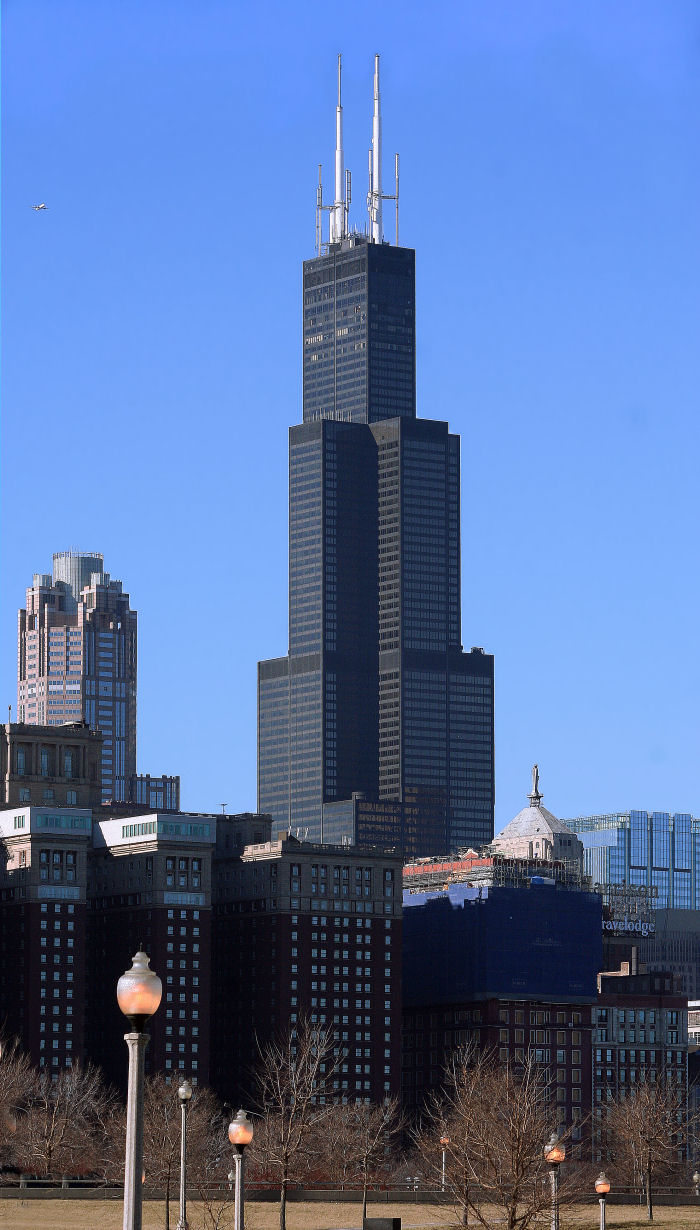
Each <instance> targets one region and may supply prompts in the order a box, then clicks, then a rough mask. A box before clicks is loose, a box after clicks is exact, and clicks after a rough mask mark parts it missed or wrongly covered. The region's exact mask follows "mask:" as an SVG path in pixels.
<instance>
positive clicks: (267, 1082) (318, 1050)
mask: <svg viewBox="0 0 700 1230" xmlns="http://www.w3.org/2000/svg"><path fill="white" fill-rule="evenodd" d="M342 1058H343V1055H342V1052H341V1049H340V1047H339V1046H338V1045H337V1043H336V1041H335V1039H334V1035H333V1031H332V1030H330V1029H326V1028H321V1027H319V1026H317V1025H316V1024H314V1023H312V1022H311V1021H310V1020H308V1019H307V1018H304V1019H302V1020H300V1021H299V1023H298V1024H297V1025H293V1026H292V1027H291V1028H290V1029H289V1030H288V1031H287V1032H286V1033H285V1034H282V1035H280V1036H279V1037H278V1038H277V1039H275V1040H274V1041H273V1042H270V1043H269V1044H268V1045H267V1046H266V1047H265V1048H264V1049H262V1050H261V1051H260V1062H259V1064H258V1065H257V1067H256V1070H255V1073H254V1075H255V1082H256V1086H257V1101H258V1106H259V1109H260V1110H261V1111H262V1113H263V1115H264V1116H265V1122H264V1124H261V1125H260V1127H258V1126H257V1125H256V1129H255V1137H254V1138H253V1145H252V1147H251V1162H252V1163H253V1164H256V1163H257V1165H258V1168H259V1169H262V1170H264V1171H266V1172H267V1173H268V1174H269V1175H270V1176H271V1177H272V1176H274V1178H275V1180H276V1182H277V1183H278V1184H279V1189H280V1206H279V1224H280V1230H286V1225H287V1222H286V1214H287V1192H288V1189H289V1184H290V1182H292V1181H294V1180H295V1179H296V1178H298V1177H299V1176H300V1175H301V1174H302V1173H303V1171H304V1170H305V1169H306V1168H307V1167H308V1163H309V1159H310V1157H311V1155H312V1151H313V1150H314V1149H315V1147H316V1146H315V1142H314V1139H313V1135H314V1133H313V1130H312V1129H316V1130H318V1129H319V1127H320V1122H321V1120H322V1119H324V1118H325V1116H326V1115H327V1114H328V1112H329V1110H330V1104H331V1101H332V1098H333V1078H334V1076H335V1074H336V1072H337V1071H338V1069H339V1066H340V1063H341V1060H342Z"/></svg>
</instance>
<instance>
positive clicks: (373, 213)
mask: <svg viewBox="0 0 700 1230" xmlns="http://www.w3.org/2000/svg"><path fill="white" fill-rule="evenodd" d="M370 168H371V170H370V177H369V193H368V194H367V205H368V208H369V234H370V239H371V240H372V242H373V243H382V241H383V239H384V235H383V233H382V111H381V101H380V97H379V56H378V55H375V57H374V115H373V117H372V149H371V152H370Z"/></svg>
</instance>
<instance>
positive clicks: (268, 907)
mask: <svg viewBox="0 0 700 1230" xmlns="http://www.w3.org/2000/svg"><path fill="white" fill-rule="evenodd" d="M114 811H115V812H116V814H113V813H112V814H110V809H108V808H104V807H102V808H100V810H99V811H98V812H95V813H92V812H91V811H90V809H79V808H61V807H51V808H49V807H33V806H25V807H17V808H16V809H10V810H5V811H2V812H0V832H2V838H3V843H4V850H5V863H4V866H3V868H2V870H1V871H0V910H1V911H2V916H1V922H2V929H1V932H0V1025H2V1027H3V1028H4V1030H5V1031H6V1032H7V1033H10V1034H16V1035H17V1036H18V1037H19V1038H20V1040H21V1042H22V1044H23V1046H24V1047H25V1048H26V1049H27V1051H28V1052H29V1054H30V1056H31V1058H32V1060H33V1061H34V1062H35V1063H36V1064H37V1065H38V1066H40V1067H42V1068H48V1069H49V1070H50V1071H52V1072H55V1071H57V1070H58V1069H59V1068H61V1067H64V1066H71V1065H72V1064H73V1063H74V1062H76V1061H77V1060H83V1059H91V1060H92V1061H94V1062H96V1063H98V1064H99V1065H100V1066H101V1067H102V1068H103V1069H104V1071H105V1074H106V1076H107V1078H108V1079H109V1080H110V1081H112V1082H114V1083H115V1084H116V1085H121V1086H123V1085H124V1082H125V1079H126V1056H125V1053H124V1048H123V1041H122V1039H123V1034H124V1032H125V1021H124V1018H123V1017H122V1015H121V1013H120V1012H119V1009H118V1006H117V1002H116V984H117V980H118V978H119V976H120V975H121V974H122V973H123V972H124V970H125V969H127V968H128V967H129V966H130V964H131V958H132V956H133V954H134V953H135V952H136V951H137V949H139V948H143V949H145V951H146V952H147V953H148V955H149V957H150V959H151V967H152V969H154V970H155V971H156V973H158V974H159V976H160V977H161V978H162V981H163V1000H162V1003H161V1006H160V1008H159V1010H158V1012H157V1013H156V1014H155V1015H154V1017H153V1018H152V1020H151V1022H150V1024H149V1032H150V1035H151V1041H150V1044H149V1047H148V1049H147V1051H146V1065H147V1070H149V1071H158V1070H160V1071H164V1072H165V1073H166V1075H167V1074H168V1073H174V1072H176V1071H177V1070H184V1071H186V1072H187V1073H188V1075H189V1076H190V1079H191V1080H192V1081H193V1082H194V1083H198V1084H209V1083H211V1084H212V1085H214V1086H215V1087H216V1088H217V1090H218V1092H219V1093H220V1094H221V1096H222V1097H225V1098H226V1099H227V1100H229V1101H231V1102H233V1101H234V1100H236V1098H237V1097H238V1096H239V1093H242V1092H243V1091H245V1090H248V1089H249V1087H250V1081H249V1069H250V1066H251V1065H252V1063H253V1062H254V1060H255V1058H256V1054H257V1041H259V1042H260V1044H261V1045H264V1043H265V1041H266V1040H267V1039H269V1038H270V1037H271V1036H272V1034H273V1033H274V1032H275V1031H276V1030H277V1029H279V1028H285V1027H286V1026H287V1024H288V1023H289V1022H291V1023H294V1021H296V1020H298V1019H299V1018H300V1016H301V1014H302V1013H303V1014H309V1015H310V1016H311V1018H312V1020H317V1021H318V1023H319V1024H321V1025H327V1026H329V1027H331V1028H333V1030H334V1032H335V1033H336V1035H337V1044H338V1047H339V1048H342V1049H343V1050H346V1051H347V1058H346V1059H344V1060H343V1061H342V1063H343V1071H342V1072H341V1073H339V1076H338V1082H337V1096H338V1098H339V1099H344V1098H347V1099H351V1100H354V1099H355V1098H357V1097H361V1098H363V1099H370V1100H372V1101H378V1100H381V1098H382V1097H383V1096H384V1095H385V1094H386V1093H396V1092H398V1090H399V1072H400V1067H399V1047H400V1005H401V900H400V877H401V863H400V860H399V859H398V858H397V857H396V855H394V854H393V853H390V854H385V853H381V852H375V853H372V852H359V851H357V850H354V849H350V848H348V847H338V848H335V847H329V846H325V845H324V846H315V845H309V844H307V843H303V842H299V841H296V840H295V839H293V838H286V839H280V840H279V841H276V842H272V843H271V842H270V823H271V822H270V817H269V816H259V815H250V814H244V815H240V816H215V815H210V814H206V815H203V814H198V813H182V812H178V813H173V812H163V813H158V812H141V813H140V814H139V813H137V812H136V810H135V809H134V808H133V807H131V808H128V807H124V808H119V809H114ZM212 906H213V908H212Z"/></svg>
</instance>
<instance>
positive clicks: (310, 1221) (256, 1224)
mask: <svg viewBox="0 0 700 1230" xmlns="http://www.w3.org/2000/svg"><path fill="white" fill-rule="evenodd" d="M164 1214H165V1205H164V1204H163V1203H162V1202H160V1201H147V1202H146V1203H145V1204H144V1206H143V1230H163V1227H164V1226H165V1215H164ZM369 1215H370V1216H374V1217H400V1218H401V1219H402V1230H418V1228H419V1227H433V1226H434V1227H448V1226H454V1225H455V1218H454V1215H453V1214H452V1211H451V1209H449V1208H448V1207H442V1208H441V1207H440V1206H439V1205H434V1204H382V1205H370V1208H369ZM177 1219H178V1206H177V1200H175V1201H173V1202H171V1205H170V1228H171V1230H175V1227H176V1225H177ZM187 1220H188V1221H189V1224H190V1230H206V1228H207V1227H211V1224H212V1223H211V1221H209V1222H207V1221H205V1219H204V1213H203V1209H202V1207H201V1206H200V1205H199V1204H198V1203H197V1201H191V1202H188V1205H187ZM498 1220H499V1215H498V1212H497V1211H496V1210H495V1209H494V1222H493V1224H494V1226H497V1225H498ZM698 1220H699V1218H698V1208H696V1207H693V1206H685V1207H683V1208H673V1207H670V1206H666V1205H660V1206H659V1207H658V1209H657V1210H656V1212H655V1214H654V1222H653V1225H654V1226H656V1227H658V1230H691V1227H693V1230H695V1228H696V1227H697V1226H698ZM561 1224H562V1230H567V1227H576V1230H583V1228H584V1227H590V1230H598V1204H597V1202H596V1203H595V1204H594V1203H591V1204H590V1205H581V1206H578V1207H577V1208H574V1209H568V1210H566V1211H564V1210H562V1217H561ZM278 1225H279V1221H278V1208H277V1205H276V1204H267V1203H266V1204H256V1203H255V1202H254V1201H249V1202H248V1203H247V1204H246V1230H278ZM471 1225H472V1226H473V1227H474V1230H476V1223H475V1222H474V1221H472V1222H471ZM648 1225H649V1223H648V1222H647V1220H646V1217H645V1216H644V1210H643V1209H640V1207H639V1205H609V1206H608V1210H607V1227H608V1230H618V1228H619V1227H624V1230H647V1228H648ZM121 1226H122V1205H121V1202H120V1201H118V1200H33V1199H32V1200H24V1201H20V1200H0V1230H29V1227H31V1228H32V1230H74V1228H75V1230H82V1228H83V1227H85V1230H92V1228H93V1227H94V1230H121ZM232 1226H233V1206H232V1205H230V1206H229V1207H228V1209H226V1211H225V1212H224V1215H223V1218H222V1219H221V1221H220V1222H219V1227H218V1230H230V1228H231V1227H232ZM361 1226H362V1206H361V1205H359V1204H315V1203H314V1204H302V1203H299V1204H288V1205H287V1230H361ZM542 1227H543V1230H549V1223H548V1221H546V1220H543V1222H542Z"/></svg>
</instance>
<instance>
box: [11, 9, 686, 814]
mask: <svg viewBox="0 0 700 1230" xmlns="http://www.w3.org/2000/svg"><path fill="white" fill-rule="evenodd" d="M3 17H4V21H3V57H4V62H3V100H2V101H3V120H4V122H3V222H4V226H3V449H2V465H3V469H2V501H3V504H2V528H3V542H2V603H1V604H0V674H1V678H2V683H3V689H2V691H3V694H4V696H5V702H4V703H5V704H6V705H8V704H10V703H12V704H13V706H14V704H15V700H16V681H15V671H16V610H17V607H18V606H19V605H20V604H22V602H23V596H24V589H25V586H26V585H27V584H28V583H29V582H30V581H31V575H32V573H33V572H34V571H45V570H47V571H48V570H49V569H50V565H51V555H52V553H53V551H55V550H62V549H65V548H67V547H70V546H77V547H80V548H83V549H85V550H101V551H103V552H104V555H105V561H106V567H107V568H108V570H109V571H110V572H111V574H112V575H113V576H116V577H120V578H121V579H122V580H123V582H124V586H125V588H126V589H128V590H129V592H130V593H131V596H132V603H133V605H134V606H135V607H136V608H137V609H138V611H139V636H140V653H139V768H140V769H141V770H142V771H149V772H151V773H157V772H179V773H180V774H181V776H182V785H183V804H184V805H185V806H187V807H190V808H192V809H196V810H207V809H210V808H212V809H216V810H218V808H219V805H220V803H221V802H222V801H224V800H225V801H226V802H227V804H228V807H229V810H244V809H248V808H254V807H255V802H256V787H255V743H256V739H255V724H256V703H255V678H256V661H257V659H258V658H261V657H272V656H275V655H277V654H281V653H284V652H285V651H286V644H287V537H286V536H287V428H288V427H289V425H291V424H293V423H296V422H298V421H299V420H300V418H301V311H300V304H301V294H300V277H301V262H302V260H303V259H304V258H306V257H308V256H310V255H312V254H313V243H314V194H315V181H316V175H317V169H316V168H317V164H318V162H323V164H324V180H325V185H326V191H327V194H329V193H330V182H331V181H330V171H331V159H332V147H333V131H334V102H335V98H334V92H335V72H336V54H337V52H338V51H342V52H343V58H344V100H343V101H344V104H345V131H346V160H347V164H348V165H349V166H350V167H351V168H352V171H353V189H354V191H353V196H354V205H353V220H354V221H355V222H357V223H358V224H361V223H362V222H363V220H364V214H363V209H362V201H363V198H364V193H365V175H366V164H367V147H368V143H369V138H370V119H371V92H372V67H373V56H374V53H375V51H379V52H380V53H381V55H382V78H383V114H384V138H385V178H386V179H387V180H389V179H390V175H391V169H392V163H393V157H392V156H393V152H394V150H399V151H400V154H401V174H402V180H401V194H402V205H401V239H402V242H403V243H406V244H408V245H410V246H412V247H415V249H416V252H417V305H418V391H419V401H418V405H419V413H420V414H421V415H423V416H425V417H429V418H439V419H447V420H448V421H449V422H450V425H451V427H452V429H453V430H454V431H457V432H459V433H460V434H461V437H462V550H463V570H462V584H463V640H464V643H465V646H466V647H467V648H468V647H469V646H471V645H482V646H484V647H485V648H486V649H487V650H488V651H489V652H493V653H494V654H495V655H496V680H497V685H496V698H497V709H496V721H497V726H496V729H497V743H496V755H497V828H500V827H502V825H503V824H504V823H506V822H507V820H508V819H509V818H510V817H511V816H512V815H513V814H514V813H515V812H516V811H517V810H518V809H519V808H520V806H521V805H522V804H523V802H524V795H525V793H526V791H527V790H528V789H529V785H530V772H529V770H530V765H531V764H532V762H533V761H534V760H537V761H538V762H539V764H540V769H541V786H542V790H543V792H544V796H545V804H546V805H547V806H549V807H550V808H551V809H552V810H553V811H555V812H556V813H557V814H559V815H561V816H571V815H578V814H582V813H587V812H592V811H597V810H606V811H607V810H615V809H618V808H626V807H630V806H632V807H643V808H649V809H667V808H670V809H672V810H684V811H692V812H694V813H695V814H696V815H697V814H700V760H699V757H698V744H699V735H700V729H699V728H700V718H699V706H698V696H699V693H700V687H699V684H700V667H699V662H698V653H697V642H698V608H699V605H700V592H699V590H700V583H699V580H698V548H697V540H698V533H697V523H698V515H697V502H698V499H697V475H698V399H699V393H698V390H699V387H700V380H699V372H698V337H699V336H700V319H699V317H700V290H699V288H700V267H699V266H700V259H699V255H700V254H699V245H698V239H699V233H698V226H699V222H698V219H699V218H700V208H699V206H700V200H699V198H700V172H699V169H698V168H699V166H700V161H699V159H698V152H699V144H700V143H699V141H698V137H699V136H700V131H699V130H700V96H699V95H700V87H699V80H700V9H698V6H697V4H695V3H683V2H681V0H659V2H658V3H652V2H646V0H634V2H629V3H627V2H626V0H618V2H616V3H611V2H610V0H606V2H600V0H587V2H586V3H585V4H582V3H579V2H578V0H576V2H574V0H568V2H567V0H559V2H558V3H557V2H555V0H547V2H545V0H541V2H539V3H538V2H536V0H512V2H510V3H507V2H505V0H484V2H472V0H466V2H464V3H444V2H442V0H436V2H435V3H433V4H431V5H430V6H429V7H428V6H426V5H424V4H416V3H411V2H410V0H409V2H408V3H399V2H397V0H387V2H385V3H383V4H381V5H379V4H375V5H369V4H367V3H365V2H364V0H360V2H359V3H357V4H355V5H354V6H352V9H349V8H348V6H347V5H343V6H340V5H338V6H335V9H334V8H333V6H329V5H324V6H321V7H319V6H318V5H316V4H314V5H311V4H308V3H304V2H302V3H297V4H294V5H292V4H283V3H279V2H275V0H273V2H270V3H266V4H260V5H257V6H255V7H253V6H248V5H245V6H244V5H243V4H238V3H231V2H227V3H222V2H220V3H217V2H215V0H198V2H197V3H196V4H192V3H191V0H182V2H178V0H168V2H164V0H145V2H144V0H138V2H136V0H119V2H118V3H117V0H109V2H106V0H58V2H57V0H47V2H44V3H42V2H40V0H6V2H5V4H4V6H3ZM39 201H46V203H47V204H48V206H49V209H48V210H47V211H46V212H45V213H35V212H34V211H33V210H32V209H31V206H32V204H34V203H36V202H39ZM388 230H389V236H390V237H392V231H391V226H390V224H389V227H388Z"/></svg>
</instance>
